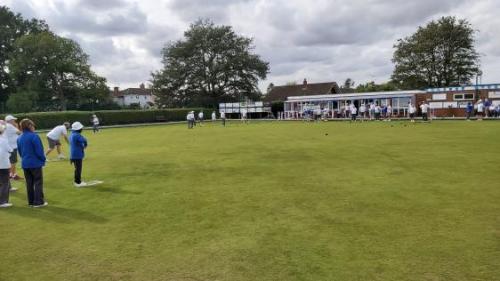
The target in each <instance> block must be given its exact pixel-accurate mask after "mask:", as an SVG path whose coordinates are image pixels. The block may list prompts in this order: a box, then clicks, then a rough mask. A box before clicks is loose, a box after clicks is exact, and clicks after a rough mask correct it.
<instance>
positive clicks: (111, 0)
mask: <svg viewBox="0 0 500 281" xmlns="http://www.w3.org/2000/svg"><path fill="white" fill-rule="evenodd" d="M125 5H127V2H126V1H124V0H80V1H79V3H78V6H79V7H84V8H88V9H93V10H103V9H116V8H120V7H122V6H125Z"/></svg>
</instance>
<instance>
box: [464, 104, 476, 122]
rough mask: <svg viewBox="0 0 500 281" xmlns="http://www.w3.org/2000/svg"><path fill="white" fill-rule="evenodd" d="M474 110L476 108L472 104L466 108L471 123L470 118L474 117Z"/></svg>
mask: <svg viewBox="0 0 500 281" xmlns="http://www.w3.org/2000/svg"><path fill="white" fill-rule="evenodd" d="M473 110H474V106H473V105H472V103H471V102H469V103H467V107H466V108H465V112H466V113H467V120H469V121H470V117H471V115H472V111H473Z"/></svg>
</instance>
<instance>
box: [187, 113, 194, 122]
mask: <svg viewBox="0 0 500 281" xmlns="http://www.w3.org/2000/svg"><path fill="white" fill-rule="evenodd" d="M186 119H187V120H189V121H193V120H194V113H189V114H188V115H187V118H186Z"/></svg>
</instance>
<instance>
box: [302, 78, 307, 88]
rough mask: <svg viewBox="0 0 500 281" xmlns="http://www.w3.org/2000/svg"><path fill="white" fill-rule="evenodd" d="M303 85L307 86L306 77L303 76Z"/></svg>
mask: <svg viewBox="0 0 500 281" xmlns="http://www.w3.org/2000/svg"><path fill="white" fill-rule="evenodd" d="M303 85H304V87H307V79H306V78H304V82H303Z"/></svg>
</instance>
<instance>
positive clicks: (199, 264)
mask: <svg viewBox="0 0 500 281" xmlns="http://www.w3.org/2000/svg"><path fill="white" fill-rule="evenodd" d="M84 135H86V136H87V137H88V139H89V143H90V147H89V149H88V150H87V156H88V158H87V159H86V160H85V161H84V179H86V180H93V179H99V180H103V181H105V183H104V184H103V185H101V186H98V187H92V188H87V189H76V188H74V187H73V186H72V172H73V170H72V167H71V166H70V164H69V162H68V161H62V162H49V163H48V164H47V166H46V168H45V170H44V172H45V175H44V176H45V194H46V199H47V201H48V202H49V206H48V207H47V208H45V209H31V208H28V207H27V206H26V200H25V196H26V191H25V190H24V188H23V187H24V185H23V183H22V182H18V183H14V185H15V186H17V187H20V190H19V191H18V192H17V193H14V194H13V195H12V196H11V201H12V202H13V203H14V205H15V206H14V207H13V208H11V209H7V210H0V237H1V240H0V280H2V281H18V280H29V281H45V280H47V281H49V280H50V281H54V280H70V281H78V280H99V281H100V280H120V281H121V280H134V281H136V280H139V281H142V280H144V281H163V280H167V281H170V280H172V281H173V280H182V281H202V280H203V281H209V280H210V281H212V280H214V281H215V280H218V281H222V280H227V281H237V280H259V281H260V280H269V281H271V280H272V281H274V280H312V281H318V280H339V281H346V280H367V281H373V280H381V281H382V280H383V281H388V280H395V281H396V280H397V281H400V280H415V281H421V280H429V281H436V280H443V281H450V280H464V281H465V280H487V281H493V280H499V279H500V122H487V121H484V122H465V121H456V122H451V121H450V122H445V121H443V122H434V123H432V124H421V123H417V124H410V123H406V122H405V123H398V122H392V123H390V122H378V123H375V122H374V123H363V124H361V123H358V124H351V123H348V122H325V123H301V122H285V123H278V122H272V123H258V122H254V123H251V124H249V125H244V124H240V123H238V122H232V123H230V124H229V126H228V127H225V128H223V127H221V126H220V125H219V124H206V125H205V126H204V127H201V128H200V127H196V128H195V129H194V130H187V128H186V126H184V125H171V126H156V127H143V128H127V129H110V130H103V131H102V132H101V133H99V134H97V135H93V134H92V133H91V132H85V133H84ZM42 139H44V140H45V136H42ZM64 149H65V150H67V146H65V147H64ZM53 157H55V154H54V155H53Z"/></svg>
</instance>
